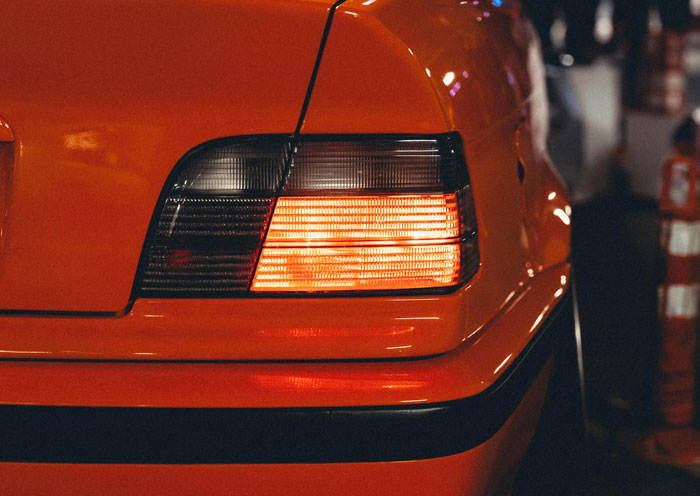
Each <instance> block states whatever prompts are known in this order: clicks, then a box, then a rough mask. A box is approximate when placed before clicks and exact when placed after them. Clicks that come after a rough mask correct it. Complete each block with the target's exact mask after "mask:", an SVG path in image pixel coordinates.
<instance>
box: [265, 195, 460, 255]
mask: <svg viewBox="0 0 700 496" xmlns="http://www.w3.org/2000/svg"><path fill="white" fill-rule="evenodd" d="M458 237H459V211H458V208H457V198H456V195H455V194H450V195H405V196H358V197H302V198H295V197H292V198H290V197H286V198H284V197H283V198H280V199H279V200H278V201H277V206H276V207H275V211H274V214H273V216H272V220H271V221H270V228H269V230H268V233H267V239H266V240H265V246H266V247H267V246H278V245H280V244H285V245H288V244H289V243H295V244H299V243H301V244H304V245H305V244H307V243H324V244H325V243H330V242H337V241H341V242H345V241H361V242H370V241H381V242H383V243H387V244H395V243H397V242H400V241H414V240H436V239H437V240H445V239H450V238H458Z"/></svg>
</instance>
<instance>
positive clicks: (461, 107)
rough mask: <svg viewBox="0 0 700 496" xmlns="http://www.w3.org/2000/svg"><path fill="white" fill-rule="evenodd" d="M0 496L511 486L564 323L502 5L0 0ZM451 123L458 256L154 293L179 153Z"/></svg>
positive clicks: (531, 125)
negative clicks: (423, 282)
mask: <svg viewBox="0 0 700 496" xmlns="http://www.w3.org/2000/svg"><path fill="white" fill-rule="evenodd" d="M0 12H1V13H2V15H1V16H0V32H2V33H3V38H2V41H0V67H2V69H3V70H2V73H3V76H2V77H1V78H0V116H2V120H1V121H0V124H2V125H0V159H1V160H0V165H1V166H2V179H3V181H2V184H0V187H2V190H1V191H2V195H0V200H1V201H3V203H4V208H3V212H4V216H3V217H2V219H1V226H2V229H1V231H0V241H1V243H2V251H1V252H0V309H2V310H0V384H2V387H0V418H2V419H3V421H2V424H3V427H1V428H0V432H1V433H2V434H1V435H2V442H1V444H3V445H4V448H2V449H0V460H1V462H0V480H2V481H3V483H2V485H3V493H4V494H28V495H29V494H31V495H39V494H98V493H99V494H124V493H126V492H129V491H134V492H136V491H138V492H140V493H143V494H194V493H197V494H205V493H206V494H304V495H308V494H353V495H356V494H382V493H387V492H390V493H392V494H416V495H418V494H420V495H426V494H442V495H447V494H499V495H500V494H504V495H505V494H509V492H510V491H511V486H512V483H513V479H514V476H515V473H516V470H517V466H518V463H519V461H520V460H521V458H522V456H523V454H524V453H525V451H526V449H527V447H528V444H529V442H530V439H531V437H532V435H533V432H534V430H535V427H536V424H537V421H538V418H539V412H540V409H541V406H542V403H543V400H544V397H545V393H546V389H547V381H548V377H549V372H550V369H551V360H549V357H550V355H551V336H552V335H554V334H555V333H556V332H557V329H559V328H561V327H562V326H563V325H564V324H562V322H565V321H566V320H567V317H568V314H569V313H570V308H569V307H568V306H567V305H568V301H569V299H568V298H567V294H568V287H569V270H570V266H569V262H568V258H569V224H570V220H569V216H570V214H571V211H570V207H569V205H568V196H567V191H566V188H565V187H564V186H563V184H562V182H561V180H560V179H559V178H558V175H557V174H556V172H555V171H554V170H553V167H552V165H551V163H550V162H549V159H548V155H547V152H546V133H547V121H548V115H547V103H546V95H545V87H544V75H543V66H542V62H541V56H540V52H539V45H538V42H537V41H536V39H535V37H534V31H533V29H532V27H531V24H530V23H529V21H528V20H527V19H526V18H525V17H524V15H523V13H522V12H521V7H520V5H519V3H518V2H516V1H514V0H494V1H473V2H472V1H463V2H457V1H454V0H449V1H447V0H444V1H443V0H441V1H434V2H427V1H413V0H406V1H399V0H374V1H372V0H366V1H362V0H347V1H339V2H335V3H332V2H331V0H296V1H287V2H285V1H278V0H265V1H259V0H176V1H160V0H158V1H152V2H141V1H136V0H122V1H116V0H114V1H112V0H110V1H99V2H95V1H87V0H73V1H69V2H60V4H47V3H46V2H40V1H35V0H25V1H22V2H9V3H8V4H6V5H4V6H2V7H0ZM444 133H457V135H458V136H459V139H461V142H462V144H463V149H464V157H465V160H466V164H467V167H468V170H469V178H470V184H471V188H472V191H473V197H474V209H475V213H476V219H477V224H478V243H479V257H480V265H479V268H478V272H477V273H476V275H474V277H472V278H471V279H470V280H469V281H468V282H466V283H464V284H461V285H459V286H458V287H456V288H452V289H451V290H450V291H443V292H437V293H431V292H428V293H422V292H420V291H418V292H413V293H410V292H409V293H403V292H398V293H396V294H393V293H391V292H381V293H380V294H372V293H361V294H358V295H352V294H343V295H342V296H333V297H327V296H326V295H323V294H316V293H311V294H304V295H293V296H289V297H275V296H274V295H273V296H261V295H254V296H253V297H241V298H236V297H234V298H223V297H215V298H188V297H178V298H158V297H145V296H141V295H139V293H138V291H136V290H135V280H136V279H137V277H138V271H139V263H140V260H141V257H142V252H143V250H144V242H145V240H147V238H148V236H149V226H150V225H151V219H152V217H153V216H154V211H155V210H156V209H157V207H158V205H159V198H160V197H161V193H162V191H163V188H164V185H165V184H166V182H167V181H168V177H169V176H170V174H171V172H172V171H173V168H174V167H175V165H176V164H177V163H178V161H179V160H180V159H181V158H182V157H183V156H185V155H186V154H187V153H188V151H189V150H191V149H193V148H195V147H197V146H198V145H200V144H202V143H206V142H209V141H210V140H213V139H217V138H222V137H236V136H249V135H295V136H302V137H303V136H306V135H339V136H350V135H403V134H410V135H438V134H444Z"/></svg>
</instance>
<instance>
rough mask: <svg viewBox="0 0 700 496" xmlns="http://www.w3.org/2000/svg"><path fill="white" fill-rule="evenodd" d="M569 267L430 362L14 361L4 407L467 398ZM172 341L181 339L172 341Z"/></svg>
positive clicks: (550, 299)
mask: <svg viewBox="0 0 700 496" xmlns="http://www.w3.org/2000/svg"><path fill="white" fill-rule="evenodd" d="M568 273H569V267H568V265H562V266H559V267H556V268H554V269H552V270H549V271H546V272H545V273H543V274H542V275H540V276H538V277H537V278H536V279H537V282H536V283H533V284H531V285H527V286H524V288H523V290H522V291H521V292H520V293H519V294H517V295H514V296H513V298H512V299H511V300H510V302H509V304H508V305H507V307H506V308H505V309H504V310H503V311H502V312H501V314H499V316H498V318H497V319H494V321H493V322H492V323H490V324H489V326H487V327H486V328H483V329H481V330H480V331H479V332H477V333H476V334H475V335H474V336H471V338H470V339H467V340H465V341H464V343H462V345H461V346H459V347H457V348H456V349H455V350H453V351H451V352H449V353H446V354H444V355H441V356H439V357H435V358H431V359H426V360H411V361H396V362H381V361H377V362H349V363H348V362H345V363H343V362H341V363H337V362H327V363H323V362H321V363H318V362H299V363H285V362H269V363H265V362H263V363H226V362H218V363H133V362H126V363H123V362H120V363H109V362H106V363H100V362H68V363H66V362H60V361H11V362H5V363H3V364H2V366H0V382H1V383H2V384H3V391H2V397H1V398H0V403H13V404H33V403H35V404H46V405H76V406H79V405H86V406H129V405H132V406H133V405H148V406H154V407H255V406H266V407H284V406H305V407H308V406H352V405H375V404H376V405H387V404H402V403H404V404H408V403H425V402H428V403H432V402H440V401H449V400H454V399H459V398H464V397H467V396H472V395H475V394H477V393H480V392H481V391H483V390H484V389H486V388H487V387H488V386H490V385H491V384H493V383H494V382H495V380H496V379H497V378H498V377H499V376H500V374H501V373H502V372H503V371H504V370H506V369H507V368H508V365H509V364H510V363H512V362H513V361H514V360H515V358H516V357H517V356H518V355H519V354H520V352H521V351H522V350H523V348H524V347H525V346H526V345H527V344H528V343H529V341H530V339H531V337H532V335H533V333H534V332H535V331H536V330H537V329H538V326H539V325H540V324H541V323H542V322H543V321H544V319H545V318H546V317H547V316H548V315H549V313H550V312H551V311H552V309H553V308H554V307H555V306H556V304H557V303H558V302H559V301H560V300H561V298H562V297H563V294H564V291H565V289H566V288H567V286H568ZM164 331H165V330H164ZM164 331H162V332H164ZM117 341H118V339H114V340H113V341H111V340H110V341H108V343H109V344H113V343H114V344H116V342H117ZM194 341H195V340H194V339H192V340H191V344H192V345H193V346H194ZM311 341H312V339H309V340H308V342H309V343H310V342H311ZM174 346H182V345H181V344H180V343H178V342H177V341H176V342H175V344H174ZM136 357H137V356H132V358H136ZM138 357H140V358H143V359H146V360H148V358H149V357H148V355H140V356H138ZM94 358H96V357H94Z"/></svg>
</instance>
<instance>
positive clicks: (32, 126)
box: [0, 0, 332, 311]
mask: <svg viewBox="0 0 700 496" xmlns="http://www.w3.org/2000/svg"><path fill="white" fill-rule="evenodd" d="M331 3H332V2H330V1H320V0H317V1H295V2H286V1H281V0H268V1H259V0H235V1H218V0H211V1H209V0H178V1H175V2H171V1H167V2H142V1H140V0H124V1H118V2H117V1H100V2H94V1H92V0H72V1H69V2H61V5H60V8H58V7H56V6H54V5H52V4H50V3H46V2H43V1H41V0H27V1H21V2H7V3H6V4H5V5H3V8H2V16H0V32H1V33H2V38H1V39H0V67H2V77H1V78H0V115H2V116H3V117H4V118H6V119H7V120H8V121H9V122H10V123H11V124H12V126H13V129H14V133H15V136H16V140H17V153H16V156H15V159H16V160H15V162H16V164H15V175H14V180H13V195H12V201H11V204H10V210H9V212H10V214H9V216H8V224H7V228H8V235H7V243H6V246H5V250H4V253H3V254H2V258H0V309H25V310H71V311H77V310H80V311H120V310H122V309H123V308H125V307H126V305H127V303H128V300H129V294H130V292H131V287H132V284H133V280H134V275H135V272H136V265H137V263H138V259H139V255H140V254H141V248H142V245H143V240H144V237H145V235H146V229H147V227H148V223H149V221H150V219H151V216H152V214H153V209H154V207H155V204H156V201H157V199H158V195H159V194H160V190H161V188H162V187H163V183H164V181H165V178H166V177H167V175H168V174H169V173H170V171H171V169H172V168H173V166H174V165H175V163H176V162H177V160H178V159H179V158H180V157H181V156H182V155H183V154H184V153H186V152H187V151H188V150H189V149H191V148H192V147H194V146H196V145H198V144H200V143H202V142H203V141H207V140H210V139H213V138H218V137H222V136H233V135H243V134H257V133H291V132H293V131H294V129H295V128H296V124H297V120H298V119H299V113H300V110H301V106H302V102H303V100H304V96H305V94H306V89H307V86H308V82H309V78H310V76H311V73H312V69H313V65H314V61H315V59H316V54H317V51H318V46H319V44H320V41H321V35H322V33H323V28H324V26H325V23H326V18H327V16H328V7H329V6H330V4H331Z"/></svg>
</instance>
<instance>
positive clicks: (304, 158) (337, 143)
mask: <svg viewBox="0 0 700 496" xmlns="http://www.w3.org/2000/svg"><path fill="white" fill-rule="evenodd" d="M460 149H461V146H460V142H459V138H458V136H457V135H456V134H444V135H440V136H436V137H420V136H418V137H400V138H396V137H393V138H392V137H377V136H355V137H353V139H347V138H346V139H339V138H338V137H334V136H311V137H304V138H303V139H302V140H301V141H300V142H299V144H298V146H297V149H296V152H295V153H294V156H293V158H292V163H291V167H290V170H289V176H288V177H287V180H286V182H285V185H284V189H283V190H282V195H300V194H305V193H308V194H318V192H319V191H323V192H324V194H330V195H333V194H339V195H343V194H347V193H348V191H361V192H363V193H365V194H367V193H422V192H437V191H456V190H458V189H460V188H461V187H463V186H464V185H465V184H467V182H468V181H469V178H468V175H467V169H466V167H465V166H464V158H463V157H462V154H461V150H460Z"/></svg>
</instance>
